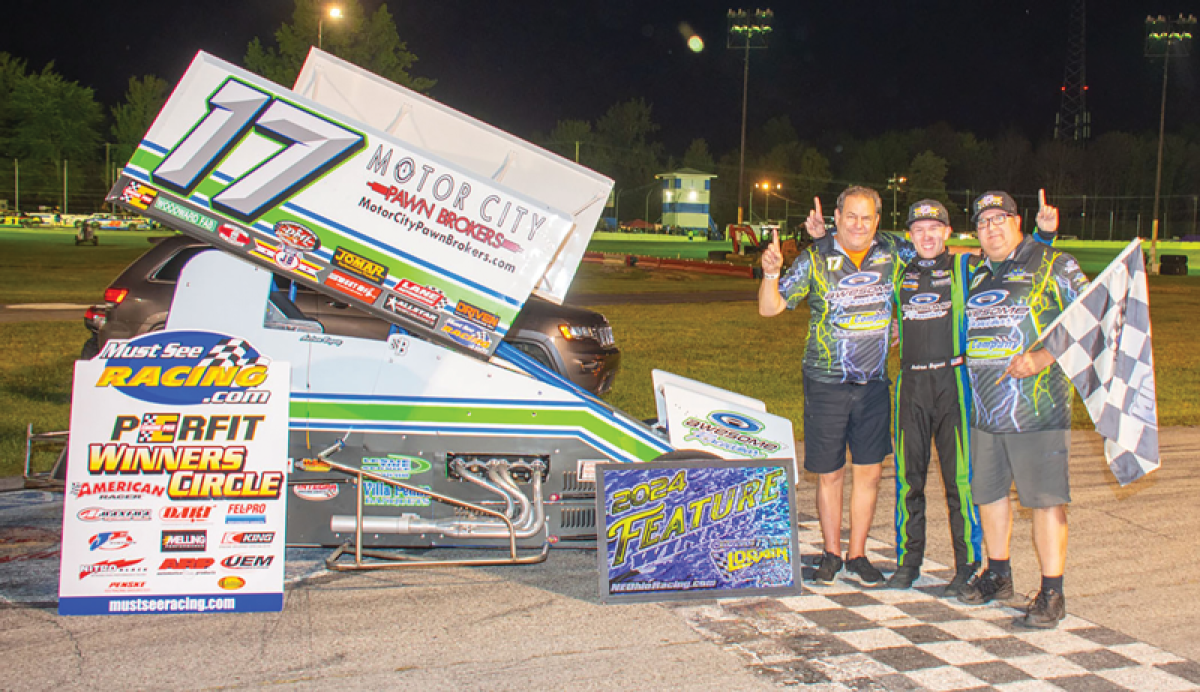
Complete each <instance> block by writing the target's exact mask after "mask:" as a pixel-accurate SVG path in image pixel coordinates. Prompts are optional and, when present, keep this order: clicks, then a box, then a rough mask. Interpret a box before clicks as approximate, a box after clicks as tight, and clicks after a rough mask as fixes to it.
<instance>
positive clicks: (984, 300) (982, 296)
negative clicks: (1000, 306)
mask: <svg viewBox="0 0 1200 692" xmlns="http://www.w3.org/2000/svg"><path fill="white" fill-rule="evenodd" d="M1007 297H1008V291H1001V290H996V291H984V292H983V293H978V294H976V295H973V296H971V297H970V299H968V300H967V307H969V308H986V307H991V306H992V305H995V304H996V303H1000V302H1003V301H1004V299H1005V298H1007Z"/></svg>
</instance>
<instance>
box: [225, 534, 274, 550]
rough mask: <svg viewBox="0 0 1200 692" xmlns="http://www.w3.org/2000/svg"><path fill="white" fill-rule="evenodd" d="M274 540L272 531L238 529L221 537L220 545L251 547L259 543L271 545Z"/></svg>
mask: <svg viewBox="0 0 1200 692" xmlns="http://www.w3.org/2000/svg"><path fill="white" fill-rule="evenodd" d="M274 541H275V532H274V531H239V532H237V533H227V534H225V535H224V536H222V537H221V545H224V546H241V547H243V548H253V547H255V546H260V545H271V544H272V543H273V542H274Z"/></svg>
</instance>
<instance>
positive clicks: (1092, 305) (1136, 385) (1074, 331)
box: [1041, 238, 1160, 485]
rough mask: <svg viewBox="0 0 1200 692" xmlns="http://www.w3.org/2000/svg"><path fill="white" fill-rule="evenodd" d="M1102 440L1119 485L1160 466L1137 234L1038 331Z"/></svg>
mask: <svg viewBox="0 0 1200 692" xmlns="http://www.w3.org/2000/svg"><path fill="white" fill-rule="evenodd" d="M1041 341H1042V343H1043V344H1044V345H1045V347H1046V350H1047V351H1049V352H1050V353H1052V354H1054V358H1055V359H1056V360H1057V361H1058V364H1059V366H1060V367H1062V369H1063V371H1064V372H1066V374H1067V376H1068V377H1070V378H1071V382H1072V383H1073V384H1074V385H1075V390H1076V391H1078V392H1079V396H1080V398H1082V399H1083V403H1084V405H1085V406H1086V407H1087V410H1088V414H1089V415H1091V417H1092V421H1094V422H1095V423H1096V432H1098V433H1100V434H1101V435H1102V436H1103V437H1104V456H1105V457H1106V458H1107V459H1108V467H1109V469H1110V470H1112V472H1113V475H1114V476H1116V478H1117V482H1118V483H1120V484H1121V485H1125V484H1127V483H1130V482H1131V481H1135V480H1137V479H1138V478H1141V477H1142V476H1144V475H1146V474H1147V473H1149V472H1151V471H1153V470H1155V469H1157V468H1158V467H1159V465H1160V462H1159V458H1158V403H1157V399H1156V398H1155V395H1154V357H1153V354H1152V352H1151V348H1150V295H1149V292H1148V290H1147V288H1146V266H1145V263H1144V260H1143V258H1142V251H1141V239H1140V238H1139V239H1137V240H1134V241H1133V242H1132V243H1130V244H1129V247H1127V248H1125V250H1124V251H1123V252H1122V253H1121V254H1120V255H1118V256H1117V258H1116V259H1115V260H1113V262H1112V264H1110V265H1109V266H1108V268H1106V269H1105V270H1104V271H1103V272H1101V273H1100V276H1098V277H1096V280H1095V281H1093V282H1092V284H1091V285H1090V286H1089V287H1088V288H1087V289H1085V290H1084V292H1083V293H1081V294H1080V296H1079V298H1078V299H1076V300H1075V302H1073V303H1071V305H1070V306H1069V307H1068V308H1067V309H1066V310H1064V311H1063V313H1062V314H1061V315H1059V317H1058V319H1056V320H1054V322H1052V323H1051V324H1050V326H1048V327H1047V328H1046V330H1045V331H1044V332H1043V333H1042V339H1041Z"/></svg>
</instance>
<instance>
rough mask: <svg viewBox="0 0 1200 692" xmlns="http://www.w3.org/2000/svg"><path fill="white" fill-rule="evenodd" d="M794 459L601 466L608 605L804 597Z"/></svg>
mask: <svg viewBox="0 0 1200 692" xmlns="http://www.w3.org/2000/svg"><path fill="white" fill-rule="evenodd" d="M792 468H793V466H792V460H791V459H769V460H763V461H732V460H722V459H713V458H711V457H710V458H697V459H696V460H694V461H658V462H647V463H643V464H599V465H597V466H596V474H597V478H596V482H597V485H596V516H597V521H596V544H597V548H598V550H597V551H596V553H597V557H598V561H599V569H600V600H601V601H602V602H604V603H620V602H627V601H665V600H674V599H684V598H740V597H742V596H757V595H766V594H773V595H795V594H799V593H800V589H801V581H800V556H799V554H798V552H797V549H796V547H797V545H796V520H795V518H796V510H795V497H794V495H793V493H792V488H793V487H794V486H793V482H792V475H791V474H792Z"/></svg>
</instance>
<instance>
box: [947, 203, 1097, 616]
mask: <svg viewBox="0 0 1200 692" xmlns="http://www.w3.org/2000/svg"><path fill="white" fill-rule="evenodd" d="M1043 199H1044V196H1043ZM1043 206H1044V203H1043ZM973 211H974V220H975V224H976V228H977V229H978V231H979V244H980V246H981V247H982V248H983V253H984V257H983V259H982V261H980V262H979V265H978V267H976V268H975V270H974V272H973V274H972V276H971V283H970V293H969V295H968V297H967V365H968V371H969V373H970V377H971V388H972V392H973V395H974V402H973V407H972V416H971V464H972V467H973V476H972V478H971V492H972V494H973V495H974V497H975V502H977V503H978V504H979V514H980V520H981V523H982V525H983V536H984V542H985V543H986V548H987V554H988V567H987V569H986V570H984V572H983V573H981V574H980V575H979V576H977V577H976V578H975V579H973V580H972V581H971V582H970V583H969V584H967V586H966V587H964V589H963V591H962V594H961V595H960V596H959V600H961V601H962V602H963V603H968V604H980V603H987V602H989V601H991V600H994V599H1001V600H1003V599H1008V598H1012V597H1013V594H1014V590H1013V579H1012V571H1011V569H1010V567H1009V539H1010V538H1011V535H1012V505H1011V503H1010V501H1009V490H1010V488H1011V487H1012V484H1013V482H1014V480H1015V481H1016V486H1017V494H1018V496H1019V498H1020V501H1021V504H1022V505H1024V506H1025V507H1029V508H1032V509H1033V545H1034V549H1035V550H1036V552H1037V558H1038V564H1039V566H1040V567H1041V572H1042V582H1041V588H1040V589H1039V591H1038V594H1037V597H1036V598H1034V599H1033V601H1032V603H1030V605H1029V608H1028V609H1027V611H1026V614H1025V616H1024V617H1023V618H1020V619H1019V620H1018V622H1019V623H1020V624H1022V625H1026V626H1028V627H1040V628H1050V627H1055V626H1056V625H1057V624H1058V622H1059V620H1062V619H1063V617H1065V616H1066V599H1065V598H1064V597H1063V571H1064V568H1065V566H1066V559H1067V503H1069V502H1070V501H1071V495H1070V484H1069V482H1068V467H1067V460H1068V452H1069V449H1070V440H1071V438H1070V434H1071V381H1070V380H1069V379H1068V378H1067V376H1066V375H1065V374H1064V373H1063V371H1062V369H1061V368H1059V366H1058V364H1057V363H1055V361H1054V357H1053V356H1051V355H1050V354H1049V352H1047V351H1046V350H1044V349H1042V348H1041V347H1040V345H1039V344H1038V343H1037V340H1038V335H1039V334H1040V333H1041V332H1042V330H1044V329H1045V328H1046V327H1047V326H1048V325H1049V324H1050V322H1051V321H1053V320H1054V318H1055V317H1057V316H1058V315H1059V314H1060V313H1061V312H1062V311H1063V309H1064V308H1066V306H1067V305H1069V304H1070V303H1071V302H1073V301H1074V300H1075V299H1076V298H1077V297H1078V296H1079V294H1080V292H1081V291H1083V289H1084V288H1085V287H1086V286H1087V284H1088V279H1087V277H1086V276H1084V274H1083V272H1082V271H1081V270H1080V268H1079V264H1078V262H1076V261H1075V258H1073V257H1071V256H1070V255H1068V254H1066V253H1064V252H1061V251H1058V250H1055V249H1052V248H1049V247H1047V246H1045V245H1043V244H1041V243H1037V242H1035V241H1034V240H1033V239H1032V238H1026V237H1025V236H1024V234H1023V233H1022V232H1021V217H1020V215H1019V213H1018V209H1017V205H1016V203H1015V202H1014V201H1013V199H1012V197H1010V196H1009V195H1008V194H1006V193H1004V192H988V193H985V194H984V195H982V196H981V197H979V199H977V200H975V203H974V206H973Z"/></svg>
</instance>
